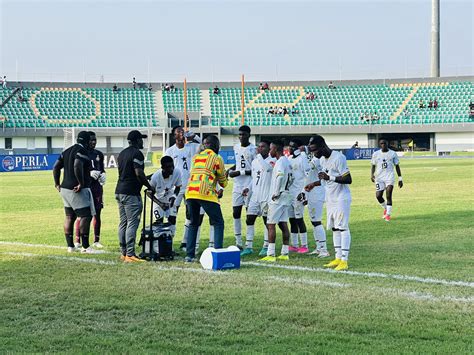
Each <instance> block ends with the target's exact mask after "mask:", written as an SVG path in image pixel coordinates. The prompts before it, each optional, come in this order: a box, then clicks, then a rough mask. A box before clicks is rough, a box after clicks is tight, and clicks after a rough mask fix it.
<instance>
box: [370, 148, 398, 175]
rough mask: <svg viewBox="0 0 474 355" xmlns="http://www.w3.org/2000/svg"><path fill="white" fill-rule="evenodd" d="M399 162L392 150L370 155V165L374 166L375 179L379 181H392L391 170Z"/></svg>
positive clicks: (379, 151)
mask: <svg viewBox="0 0 474 355" xmlns="http://www.w3.org/2000/svg"><path fill="white" fill-rule="evenodd" d="M399 162H400V160H399V159H398V155H397V153H395V152H394V151H393V150H390V149H389V150H388V152H385V153H384V152H382V150H381V149H380V150H377V151H375V152H374V154H372V161H371V163H372V165H375V179H376V180H379V181H394V180H395V173H394V172H393V168H394V166H395V165H398V164H399Z"/></svg>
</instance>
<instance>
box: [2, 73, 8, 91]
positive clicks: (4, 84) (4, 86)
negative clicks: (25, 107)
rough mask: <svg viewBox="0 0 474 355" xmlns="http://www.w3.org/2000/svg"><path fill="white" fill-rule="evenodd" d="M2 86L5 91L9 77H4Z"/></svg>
mask: <svg viewBox="0 0 474 355" xmlns="http://www.w3.org/2000/svg"><path fill="white" fill-rule="evenodd" d="M2 86H3V88H4V89H6V88H7V76H6V75H4V76H3V79H2Z"/></svg>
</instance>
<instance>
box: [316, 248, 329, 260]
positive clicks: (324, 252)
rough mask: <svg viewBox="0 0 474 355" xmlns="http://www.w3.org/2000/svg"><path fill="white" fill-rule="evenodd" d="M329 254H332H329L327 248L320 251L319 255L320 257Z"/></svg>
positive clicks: (325, 256)
mask: <svg viewBox="0 0 474 355" xmlns="http://www.w3.org/2000/svg"><path fill="white" fill-rule="evenodd" d="M328 256H331V254H329V252H328V251H327V250H321V251H320V252H319V255H318V258H321V259H323V258H327V257H328Z"/></svg>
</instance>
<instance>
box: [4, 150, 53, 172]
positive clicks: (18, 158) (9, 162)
mask: <svg viewBox="0 0 474 355" xmlns="http://www.w3.org/2000/svg"><path fill="white" fill-rule="evenodd" d="M58 157H59V154H21V155H0V161H1V162H2V167H1V168H0V172H10V171H35V170H52V169H53V166H54V163H55V162H56V160H57V159H58Z"/></svg>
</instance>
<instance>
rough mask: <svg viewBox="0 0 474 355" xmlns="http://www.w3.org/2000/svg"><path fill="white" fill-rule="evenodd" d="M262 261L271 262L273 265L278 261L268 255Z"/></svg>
mask: <svg viewBox="0 0 474 355" xmlns="http://www.w3.org/2000/svg"><path fill="white" fill-rule="evenodd" d="M260 261H269V262H271V263H274V262H275V261H276V257H275V256H273V255H267V256H266V257H264V258H262V259H260Z"/></svg>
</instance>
